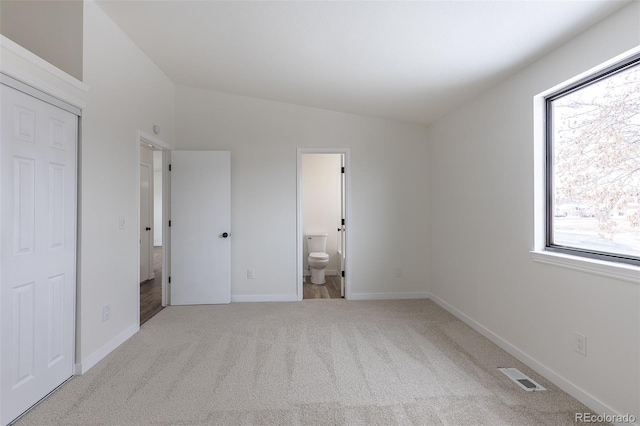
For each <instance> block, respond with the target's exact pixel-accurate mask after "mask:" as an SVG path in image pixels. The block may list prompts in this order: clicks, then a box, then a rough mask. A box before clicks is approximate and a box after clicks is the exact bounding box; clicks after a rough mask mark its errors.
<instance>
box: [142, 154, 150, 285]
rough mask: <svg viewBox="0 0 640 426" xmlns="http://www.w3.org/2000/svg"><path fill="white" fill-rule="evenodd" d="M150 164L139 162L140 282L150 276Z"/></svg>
mask: <svg viewBox="0 0 640 426" xmlns="http://www.w3.org/2000/svg"><path fill="white" fill-rule="evenodd" d="M152 190H153V189H152V188H151V166H149V165H148V164H140V282H143V281H146V280H148V279H150V278H151V271H152V270H153V267H152V265H153V264H152V258H151V247H152V245H151V212H152V210H151V191H152Z"/></svg>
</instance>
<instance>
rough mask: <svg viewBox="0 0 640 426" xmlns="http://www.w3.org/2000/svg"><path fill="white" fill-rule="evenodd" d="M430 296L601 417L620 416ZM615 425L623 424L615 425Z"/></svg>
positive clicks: (460, 312)
mask: <svg viewBox="0 0 640 426" xmlns="http://www.w3.org/2000/svg"><path fill="white" fill-rule="evenodd" d="M428 294H429V298H430V299H431V300H433V301H434V302H435V303H437V304H438V305H440V306H441V307H442V308H444V309H446V310H447V311H449V312H450V313H451V314H453V315H454V316H456V317H457V318H458V319H460V320H461V321H463V322H464V323H465V324H467V325H468V326H469V327H471V328H473V329H474V330H475V331H477V332H478V333H480V334H482V335H483V336H484V337H486V338H487V339H489V340H491V341H492V342H493V343H495V344H496V345H498V346H499V347H500V348H502V349H503V350H505V351H507V352H508V353H509V354H510V355H512V356H513V357H514V358H516V359H518V360H519V361H521V362H523V363H524V364H526V365H527V366H529V367H530V368H531V369H533V370H534V371H536V372H537V373H538V374H540V375H541V376H543V377H544V378H545V379H547V380H549V381H550V382H551V383H553V384H555V385H556V386H558V387H559V388H560V389H562V390H563V391H565V392H566V393H568V394H569V395H571V396H572V397H574V398H575V399H577V400H578V401H580V402H582V403H583V404H584V405H586V406H587V407H589V408H590V409H592V410H593V411H595V412H596V413H598V414H601V415H611V416H619V415H620V413H618V412H617V411H615V410H614V409H612V408H611V407H609V406H608V405H606V404H605V403H603V402H602V401H600V400H599V399H597V398H596V397H594V396H593V395H591V394H590V393H589V392H587V391H585V390H584V389H582V388H580V387H579V386H576V385H575V384H573V383H572V382H570V381H569V380H567V379H565V378H564V377H562V376H561V375H560V374H558V373H556V372H555V371H553V370H551V369H550V368H549V367H547V366H546V365H544V364H542V363H541V362H540V361H538V360H537V359H535V358H533V357H531V356H530V355H528V354H526V353H524V352H523V351H521V350H520V349H518V348H517V347H516V346H514V345H512V344H511V343H509V342H508V341H506V340H505V339H503V338H502V337H500V336H498V335H497V334H495V333H494V332H493V331H491V330H489V329H488V328H486V327H485V326H483V325H482V324H480V323H479V322H477V321H476V320H474V319H472V318H471V317H469V316H467V315H466V314H464V313H463V312H462V311H460V310H458V309H456V308H455V307H453V306H452V305H450V304H449V303H447V302H445V301H444V300H442V299H440V298H439V297H438V296H435V295H434V294H432V293H428ZM614 424H621V423H614ZM625 424H626V425H629V423H625ZM632 424H633V425H635V426H638V423H637V422H636V423H632Z"/></svg>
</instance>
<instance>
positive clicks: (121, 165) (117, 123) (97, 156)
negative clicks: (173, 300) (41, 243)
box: [77, 1, 175, 365]
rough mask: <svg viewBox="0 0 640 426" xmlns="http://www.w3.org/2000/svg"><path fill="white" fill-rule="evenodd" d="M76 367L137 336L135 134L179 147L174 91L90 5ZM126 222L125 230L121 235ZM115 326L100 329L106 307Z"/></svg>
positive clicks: (86, 11)
mask: <svg viewBox="0 0 640 426" xmlns="http://www.w3.org/2000/svg"><path fill="white" fill-rule="evenodd" d="M84 80H85V82H86V83H87V84H88V85H89V86H90V87H91V90H90V91H89V94H88V102H87V106H86V108H85V109H84V111H83V117H82V142H81V151H80V152H81V157H80V167H81V169H80V187H79V191H80V206H81V207H80V215H79V219H80V238H79V241H80V247H79V249H80V250H79V252H80V256H79V259H78V262H79V275H78V278H79V295H78V297H79V303H78V306H79V308H78V330H77V338H78V340H77V362H79V363H83V364H85V365H90V364H92V362H93V361H95V360H96V359H99V358H100V355H101V354H104V353H105V352H108V348H109V347H112V346H113V344H114V342H117V341H119V340H121V339H122V338H124V337H125V336H126V335H128V334H129V333H131V332H132V330H135V327H136V325H137V312H138V307H137V306H136V301H137V292H138V291H139V285H138V278H139V271H138V269H137V264H136V259H137V256H138V254H137V251H138V231H139V230H138V228H137V226H136V224H137V220H138V219H137V214H138V213H137V212H138V206H137V202H136V197H137V191H138V183H137V177H136V176H137V175H136V172H137V170H138V167H139V166H138V163H137V158H136V152H137V149H138V141H137V130H138V129H140V130H142V131H145V132H147V133H149V134H152V128H153V125H154V124H158V125H159V126H160V127H161V128H162V129H163V132H162V134H161V135H160V136H159V137H160V139H162V140H163V141H164V142H166V143H168V144H172V143H173V128H174V99H175V98H174V96H175V86H174V85H173V83H171V81H170V80H169V79H168V78H167V77H166V76H165V75H164V74H163V73H162V72H161V71H160V70H159V69H158V68H157V67H156V66H155V65H154V64H153V62H151V60H150V59H149V58H148V57H146V56H145V55H144V54H143V53H142V52H141V51H140V50H139V49H138V48H137V47H136V46H135V45H134V44H133V42H132V41H131V40H130V39H129V38H128V37H127V36H125V35H124V33H123V32H122V31H121V30H120V29H119V28H118V27H117V26H116V25H115V24H114V23H113V22H112V21H111V20H110V19H109V18H108V17H107V16H106V15H105V14H104V13H103V12H102V10H101V9H99V8H98V7H97V6H96V5H95V4H94V3H93V2H90V1H89V2H85V5H84ZM120 216H124V217H125V220H126V228H125V229H123V230H120V229H119V226H118V218H119V217H120ZM105 304H109V305H110V306H111V319H110V320H109V321H106V322H102V306H103V305H105Z"/></svg>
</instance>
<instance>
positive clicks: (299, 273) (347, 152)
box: [296, 148, 352, 301]
mask: <svg viewBox="0 0 640 426" xmlns="http://www.w3.org/2000/svg"><path fill="white" fill-rule="evenodd" d="M297 154H298V155H297V171H296V178H297V186H296V192H297V196H296V250H297V261H296V282H297V283H298V286H297V297H298V301H301V300H302V289H303V286H302V284H303V273H304V270H303V259H302V257H303V253H304V243H303V240H304V238H303V237H304V234H303V230H302V156H303V155H304V154H342V155H344V168H345V172H344V179H345V185H344V186H345V196H344V200H345V206H344V210H345V218H344V219H345V231H344V232H345V235H344V237H345V239H346V241H345V249H344V251H345V252H344V257H345V265H344V271H345V277H344V287H345V289H344V298H345V299H347V300H349V299H351V278H352V277H351V240H352V238H351V149H350V148H297Z"/></svg>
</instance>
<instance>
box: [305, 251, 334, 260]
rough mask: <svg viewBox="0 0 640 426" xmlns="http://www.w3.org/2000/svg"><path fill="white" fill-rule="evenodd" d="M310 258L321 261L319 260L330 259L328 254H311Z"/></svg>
mask: <svg viewBox="0 0 640 426" xmlns="http://www.w3.org/2000/svg"><path fill="white" fill-rule="evenodd" d="M309 257H311V258H313V259H319V260H325V259H329V255H328V254H327V253H319V252H315V253H309Z"/></svg>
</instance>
